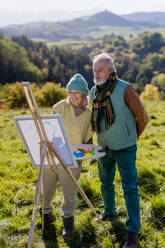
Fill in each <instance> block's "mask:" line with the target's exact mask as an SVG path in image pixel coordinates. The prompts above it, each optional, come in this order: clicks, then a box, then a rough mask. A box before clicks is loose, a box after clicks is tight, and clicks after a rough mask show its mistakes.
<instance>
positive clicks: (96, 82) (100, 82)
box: [94, 79, 107, 85]
mask: <svg viewBox="0 0 165 248" xmlns="http://www.w3.org/2000/svg"><path fill="white" fill-rule="evenodd" d="M106 81H107V80H103V81H99V82H98V81H96V79H94V84H95V85H102V84H104V83H105V82H106Z"/></svg>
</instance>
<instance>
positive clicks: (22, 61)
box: [0, 40, 43, 84]
mask: <svg viewBox="0 0 165 248" xmlns="http://www.w3.org/2000/svg"><path fill="white" fill-rule="evenodd" d="M0 81H1V82H2V84H4V83H6V82H8V83H11V82H14V81H35V82H42V81H43V73H42V72H41V71H40V70H39V69H38V68H37V67H36V66H34V64H32V63H31V62H30V61H29V58H28V56H27V52H26V51H25V49H24V48H23V47H21V46H19V45H17V44H16V43H15V42H12V41H8V40H0Z"/></svg>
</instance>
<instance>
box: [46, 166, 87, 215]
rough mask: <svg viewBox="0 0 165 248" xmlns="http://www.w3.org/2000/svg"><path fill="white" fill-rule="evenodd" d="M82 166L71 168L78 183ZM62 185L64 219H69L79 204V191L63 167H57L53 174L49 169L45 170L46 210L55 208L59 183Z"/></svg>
mask: <svg viewBox="0 0 165 248" xmlns="http://www.w3.org/2000/svg"><path fill="white" fill-rule="evenodd" d="M81 169H82V165H81V164H78V168H71V169H70V170H71V171H72V174H73V176H74V177H75V179H76V180H77V181H78V180H79V178H80V174H81ZM58 182H59V183H60V186H61V190H62V192H63V196H64V199H63V205H62V211H63V216H64V218H68V217H70V216H72V215H73V214H74V210H75V208H76V203H77V189H76V187H75V186H74V184H73V182H72V181H71V179H70V177H69V175H68V174H67V173H66V172H65V170H64V169H63V167H56V169H55V171H54V172H53V171H52V170H51V169H50V168H49V167H46V168H45V173H44V192H45V194H44V198H45V201H44V208H53V204H52V202H53V198H54V196H55V193H56V188H57V183H58Z"/></svg>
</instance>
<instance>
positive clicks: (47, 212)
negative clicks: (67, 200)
mask: <svg viewBox="0 0 165 248" xmlns="http://www.w3.org/2000/svg"><path fill="white" fill-rule="evenodd" d="M39 213H40V216H41V218H42V209H41V208H40V209H39ZM55 220H56V217H55V216H54V214H53V213H52V209H51V208H45V209H44V225H49V224H51V223H53V222H54V221H55Z"/></svg>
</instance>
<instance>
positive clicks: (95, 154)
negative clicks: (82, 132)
mask: <svg viewBox="0 0 165 248" xmlns="http://www.w3.org/2000/svg"><path fill="white" fill-rule="evenodd" d="M101 149H102V146H97V145H92V144H81V145H72V150H73V155H74V157H75V159H76V160H86V159H93V158H100V157H103V156H104V155H105V152H99V150H101Z"/></svg>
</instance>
